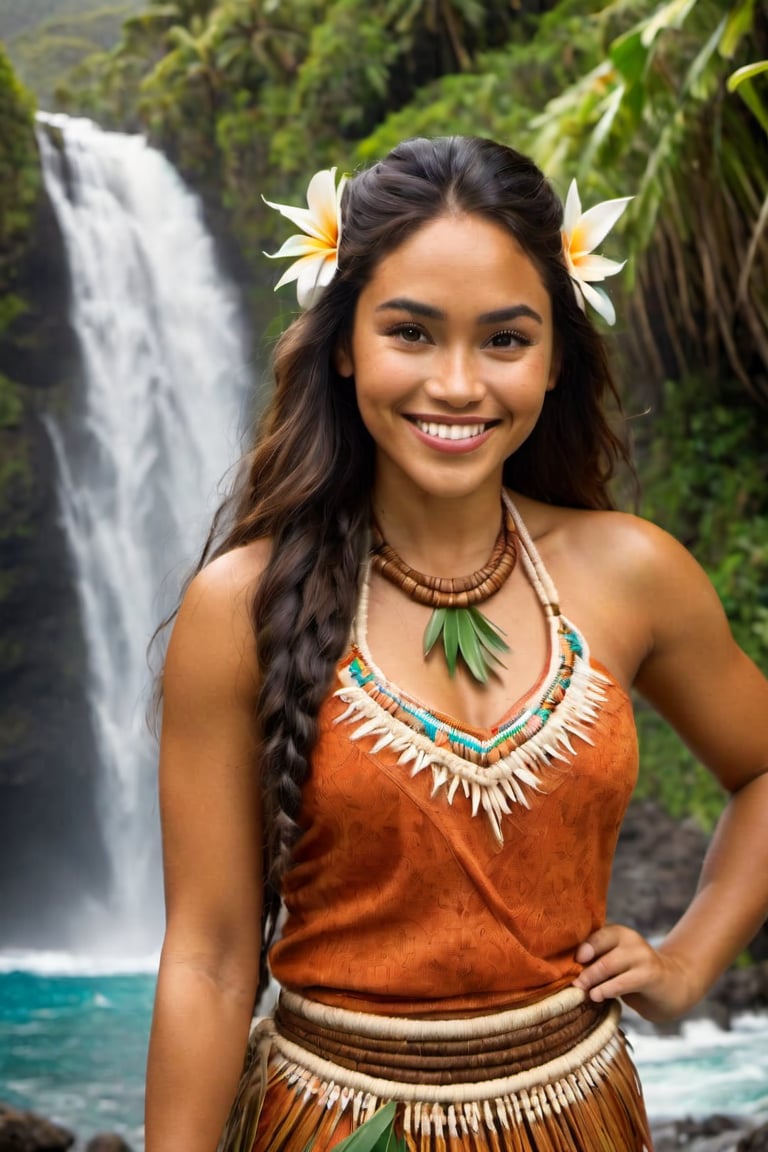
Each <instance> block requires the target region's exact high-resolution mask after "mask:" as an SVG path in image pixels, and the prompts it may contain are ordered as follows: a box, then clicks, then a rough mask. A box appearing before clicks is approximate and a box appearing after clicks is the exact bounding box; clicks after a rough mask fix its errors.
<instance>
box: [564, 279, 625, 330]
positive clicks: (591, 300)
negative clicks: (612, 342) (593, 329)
mask: <svg viewBox="0 0 768 1152" xmlns="http://www.w3.org/2000/svg"><path fill="white" fill-rule="evenodd" d="M574 283H576V284H577V285H578V287H579V289H580V291H581V292H582V294H583V296H584V299H585V300H586V301H587V303H588V304H591V305H592V307H593V308H594V310H595V312H597V313H598V315H600V316H602V318H603V320H605V322H606V324H615V323H616V309H615V308H614V307H613V303H612V301H611V299H610V297H609V296H608V295H607V294H606V293H605V292H603V290H602V288H593V287H592V285H591V284H587V282H586V281H585V280H577V281H574Z"/></svg>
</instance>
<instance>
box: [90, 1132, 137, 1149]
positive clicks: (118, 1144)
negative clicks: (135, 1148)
mask: <svg viewBox="0 0 768 1152" xmlns="http://www.w3.org/2000/svg"><path fill="white" fill-rule="evenodd" d="M85 1152H131V1147H130V1145H129V1144H126V1142H125V1140H123V1138H122V1136H118V1134H117V1132H97V1133H96V1135H95V1136H92V1137H91V1139H90V1140H89V1141H88V1143H87V1144H86V1146H85Z"/></svg>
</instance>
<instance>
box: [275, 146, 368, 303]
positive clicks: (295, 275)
mask: <svg viewBox="0 0 768 1152" xmlns="http://www.w3.org/2000/svg"><path fill="white" fill-rule="evenodd" d="M346 182H347V178H346V176H342V178H341V179H340V180H339V184H338V187H337V186H336V169H335V168H324V169H322V171H320V172H316V173H315V175H314V176H313V177H312V179H311V180H310V182H309V187H308V188H307V207H306V208H292V207H291V206H290V205H289V204H273V203H272V201H271V200H266V199H265V198H264V197H262V199H263V200H264V203H265V204H268V205H269V207H270V208H275V209H276V210H277V211H278V212H280V213H281V214H282V215H283V216H287V217H288V219H289V220H291V221H292V222H293V223H294V224H297V225H298V226H299V228H301V231H302V232H303V233H304V235H302V236H289V237H288V239H287V240H286V242H285V243H284V244H283V246H282V248H281V249H280V251H279V252H265V253H264V255H265V256H268V257H269V258H270V259H271V260H277V259H279V258H281V257H284V256H297V257H298V259H297V260H295V261H294V263H293V264H291V266H290V268H288V270H287V271H286V272H284V273H283V275H282V276H281V277H280V279H279V280H278V282H277V284H276V285H275V291H277V289H278V288H281V287H282V286H283V284H290V282H291V281H292V280H295V281H296V295H297V297H298V301H299V307H300V308H311V307H312V305H313V304H314V303H315V302H316V301H317V300H318V299H319V297H320V294H321V293H322V291H323V289H324V288H327V287H328V285H329V284H330V282H331V280H332V279H333V277H334V275H335V273H336V269H337V268H338V253H339V241H340V239H341V194H342V192H343V191H344V185H345V184H346Z"/></svg>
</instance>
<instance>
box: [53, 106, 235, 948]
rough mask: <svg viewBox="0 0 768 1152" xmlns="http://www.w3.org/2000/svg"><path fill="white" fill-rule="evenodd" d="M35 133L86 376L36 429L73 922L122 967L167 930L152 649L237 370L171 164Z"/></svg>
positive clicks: (59, 129)
mask: <svg viewBox="0 0 768 1152" xmlns="http://www.w3.org/2000/svg"><path fill="white" fill-rule="evenodd" d="M40 120H41V124H40V127H39V130H38V137H39V145H40V150H41V156H42V164H43V171H44V179H45V184H46V189H47V192H48V195H49V197H50V200H51V202H52V204H53V208H54V211H55V213H56V215H57V218H58V221H59V224H60V227H61V231H62V234H63V238H64V243H65V248H66V252H67V259H68V264H69V271H70V279H71V323H72V327H73V329H74V332H75V334H76V336H77V340H78V343H79V348H80V355H81V360H82V375H83V381H82V394H81V396H79V397H77V398H76V400H75V401H74V403H73V411H71V412H69V413H67V414H66V416H62V417H60V418H54V417H49V418H48V429H49V432H50V435H51V439H52V442H53V446H54V451H55V456H56V460H57V465H58V472H59V501H60V515H61V519H62V522H63V526H64V530H65V533H66V537H67V541H68V544H69V548H70V551H71V556H72V561H73V568H74V572H75V577H76V583H77V593H78V598H79V604H80V611H81V618H82V627H83V632H84V637H85V642H86V649H87V662H88V669H87V674H88V702H89V707H90V712H91V716H92V721H93V726H94V734H95V740H96V746H97V749H98V753H99V760H100V762H99V766H98V779H99V796H98V803H99V812H100V819H101V822H102V831H103V836H104V840H105V843H106V845H107V850H108V852H109V857H110V862H111V871H112V875H111V877H110V881H109V891H110V899H109V903H108V906H107V907H101V906H99V907H90V908H85V909H81V910H80V911H79V912H78V913H77V914H78V916H79V917H80V919H81V920H82V925H79V932H80V934H81V937H82V940H83V947H84V948H85V949H87V950H92V949H94V950H99V949H102V950H103V949H107V950H108V951H109V952H110V953H112V954H115V953H119V954H120V955H122V956H123V957H125V956H126V955H128V954H135V955H138V954H141V953H145V952H146V951H148V950H153V949H155V948H156V947H157V945H158V944H159V939H160V933H161V924H162V913H161V905H162V900H161V883H160V866H159V833H158V819H157V799H156V762H157V747H156V744H155V742H154V740H153V738H152V737H151V735H150V733H149V731H148V728H147V724H146V719H145V716H146V708H147V702H148V699H149V692H150V687H151V675H150V672H149V670H148V666H147V658H146V654H147V644H148V641H149V639H150V637H151V636H152V633H153V631H154V629H155V627H156V626H157V624H158V623H159V622H160V620H161V619H162V618H163V616H164V615H165V614H166V613H167V612H168V611H169V609H170V608H171V607H172V606H173V605H174V604H175V601H176V597H177V594H178V591H179V585H180V581H181V579H182V577H183V576H184V575H185V573H186V572H187V571H188V570H189V568H190V567H191V566H192V564H193V562H194V560H195V559H196V555H197V554H198V552H199V550H200V547H201V545H202V543H203V540H204V539H205V534H206V531H207V526H208V524H209V522H210V518H211V514H212V511H213V510H214V508H215V506H216V504H217V502H218V491H217V485H218V482H219V481H220V480H221V478H222V477H223V475H224V474H225V472H226V471H227V469H228V468H229V467H230V465H232V463H233V462H234V461H235V459H236V457H237V455H238V448H239V435H240V431H241V425H242V423H243V415H244V412H245V408H246V397H247V392H248V375H249V372H248V365H247V362H246V355H245V342H244V339H243V334H242V329H241V323H240V318H239V314H238V304H237V300H236V298H235V294H234V292H233V291H232V289H231V288H230V287H229V286H228V285H227V284H226V283H225V282H224V280H223V278H222V275H221V272H220V270H219V269H218V268H217V264H216V259H215V253H214V249H213V244H212V241H211V239H210V237H209V235H208V234H207V232H206V230H205V227H204V225H203V222H202V218H201V211H200V206H199V203H198V201H197V199H196V198H195V197H194V196H193V195H192V194H191V193H190V192H189V190H188V189H186V188H185V186H184V185H183V183H182V181H181V180H180V178H179V177H178V175H177V174H176V173H175V171H174V170H173V168H172V167H171V165H170V164H169V163H168V161H167V160H166V159H165V158H164V157H163V156H162V154H161V153H159V152H158V151H156V150H155V149H153V148H151V147H149V146H148V145H147V143H146V142H145V141H144V140H143V138H141V137H138V136H126V135H120V134H116V133H112V132H105V131H102V130H101V129H100V128H98V127H97V126H96V125H95V124H93V123H91V122H90V121H87V120H82V119H70V118H68V117H66V116H58V115H56V116H48V115H44V116H41V117H40Z"/></svg>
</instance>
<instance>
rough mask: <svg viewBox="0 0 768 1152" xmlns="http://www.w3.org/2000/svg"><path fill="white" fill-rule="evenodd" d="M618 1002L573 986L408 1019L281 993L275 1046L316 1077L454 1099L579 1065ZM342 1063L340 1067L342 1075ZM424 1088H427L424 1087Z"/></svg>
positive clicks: (601, 1041) (606, 1028)
mask: <svg viewBox="0 0 768 1152" xmlns="http://www.w3.org/2000/svg"><path fill="white" fill-rule="evenodd" d="M618 1015H619V1008H618V1005H617V1004H615V1003H614V1004H593V1003H592V1002H590V1001H589V1000H586V999H585V998H584V994H583V993H582V992H580V991H579V990H577V989H575V988H571V987H569V988H565V989H563V990H561V991H560V992H557V993H555V994H554V995H553V996H550V997H547V998H546V999H545V1000H542V1001H540V1002H539V1003H536V1004H532V1005H528V1006H526V1007H524V1008H513V1009H509V1010H507V1011H504V1012H495V1013H492V1014H490V1015H481V1016H464V1017H461V1018H457V1019H439V1020H435V1019H427V1020H425V1019H415V1018H408V1017H402V1016H398V1017H387V1016H378V1015H376V1016H374V1015H369V1014H367V1013H363V1012H350V1011H348V1010H346V1009H343V1008H335V1007H330V1006H328V1005H326V1004H321V1003H318V1002H317V1001H312V1000H307V999H305V998H303V997H301V996H299V995H297V994H295V993H291V992H285V991H284V992H283V993H282V994H281V996H280V1001H279V1003H278V1006H277V1008H276V1011H275V1018H274V1027H275V1033H276V1034H275V1038H274V1043H275V1046H276V1048H277V1049H278V1050H279V1051H280V1052H281V1054H282V1055H283V1057H284V1058H286V1059H288V1060H289V1061H293V1060H295V1061H297V1063H299V1064H300V1065H302V1066H303V1067H304V1068H306V1069H307V1070H309V1071H311V1072H312V1073H313V1074H314V1075H316V1076H320V1077H322V1078H324V1079H325V1078H332V1079H335V1081H336V1082H337V1083H338V1082H339V1080H340V1079H341V1081H342V1082H344V1081H346V1083H347V1084H348V1086H349V1087H350V1088H355V1089H358V1090H368V1091H376V1092H377V1093H378V1094H382V1082H387V1083H388V1084H389V1085H391V1088H392V1089H394V1090H395V1091H394V1092H393V1094H394V1095H396V1096H397V1097H398V1098H399V1099H408V1098H409V1097H410V1096H412V1097H413V1098H414V1099H420V1100H424V1099H425V1097H426V1098H430V1099H432V1098H434V1100H435V1101H438V1100H442V1099H443V1097H445V1099H446V1100H447V1099H449V1098H450V1099H455V1098H456V1092H457V1090H459V1088H460V1086H463V1087H464V1088H467V1089H469V1088H471V1090H472V1093H473V1094H474V1095H475V1096H476V1095H477V1088H478V1086H480V1085H482V1086H483V1089H484V1090H483V1091H482V1092H481V1095H482V1096H488V1097H489V1098H490V1097H492V1096H494V1095H496V1094H497V1092H498V1091H499V1088H500V1082H501V1081H503V1082H504V1090H505V1091H509V1090H510V1089H511V1088H512V1087H513V1084H515V1085H519V1086H520V1087H521V1088H522V1087H525V1086H526V1085H527V1084H532V1083H535V1082H537V1081H538V1079H539V1073H540V1072H541V1071H542V1069H543V1068H544V1067H545V1066H546V1067H547V1071H548V1073H549V1074H550V1075H551V1074H555V1075H567V1074H568V1073H569V1072H570V1071H573V1070H574V1069H576V1068H579V1067H581V1066H582V1065H583V1064H584V1063H585V1061H589V1060H590V1059H591V1058H592V1057H594V1056H595V1055H596V1054H597V1053H598V1052H600V1051H601V1050H603V1049H604V1048H605V1046H606V1044H608V1045H610V1042H611V1040H612V1038H613V1037H614V1036H615V1035H616V1032H617V1021H618ZM341 1070H346V1075H342V1076H341V1077H340V1076H339V1073H340V1071H341ZM430 1086H431V1089H432V1090H431V1092H430V1091H429V1089H430Z"/></svg>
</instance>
